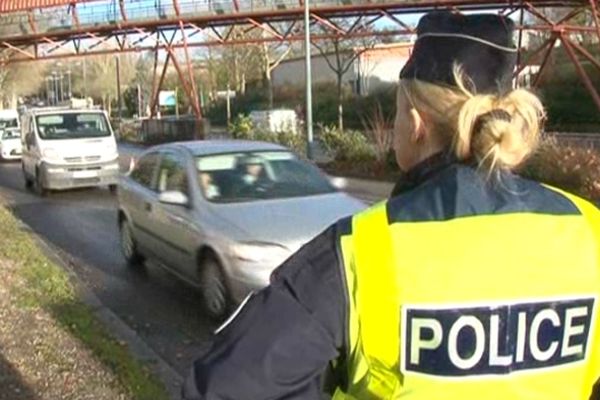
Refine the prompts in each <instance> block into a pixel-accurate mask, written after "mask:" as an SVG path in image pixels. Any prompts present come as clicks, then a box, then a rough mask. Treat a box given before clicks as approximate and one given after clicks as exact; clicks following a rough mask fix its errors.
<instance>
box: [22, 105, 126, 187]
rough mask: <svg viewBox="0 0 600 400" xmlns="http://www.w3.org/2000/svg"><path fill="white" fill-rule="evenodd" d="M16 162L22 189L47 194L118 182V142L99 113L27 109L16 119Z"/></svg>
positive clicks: (69, 109) (102, 114)
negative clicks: (18, 141) (18, 127)
mask: <svg viewBox="0 0 600 400" xmlns="http://www.w3.org/2000/svg"><path fill="white" fill-rule="evenodd" d="M21 123H22V126H21V141H22V145H23V157H22V160H21V163H22V167H23V176H24V178H25V185H26V186H27V187H34V188H35V189H36V191H37V192H38V194H40V195H42V196H43V195H45V194H46V193H47V192H48V190H61V189H71V188H78V187H93V186H101V185H107V186H108V187H109V188H110V190H111V191H115V190H116V188H117V183H118V180H119V163H118V157H119V155H118V152H117V142H116V140H115V135H114V132H113V130H112V127H111V126H110V123H109V120H108V117H107V115H106V113H105V112H104V111H101V110H90V109H74V108H39V109H31V110H28V111H27V112H26V113H25V114H24V115H23V118H22V120H21Z"/></svg>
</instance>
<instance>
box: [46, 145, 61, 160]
mask: <svg viewBox="0 0 600 400" xmlns="http://www.w3.org/2000/svg"><path fill="white" fill-rule="evenodd" d="M42 157H44V158H47V159H49V160H57V159H59V158H60V154H58V151H56V150H54V149H53V148H47V149H44V150H43V151H42Z"/></svg>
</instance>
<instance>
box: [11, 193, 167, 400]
mask: <svg viewBox="0 0 600 400" xmlns="http://www.w3.org/2000/svg"><path fill="white" fill-rule="evenodd" d="M0 282H2V285H0V321H2V323H0V400H4V399H6V400H38V399H39V400H42V399H44V400H45V399H48V400H62V399H68V400H70V399H73V400H86V399H90V400H91V399H93V400H103V399H106V400H109V399H110V400H113V399H114V400H124V399H127V400H130V399H131V400H160V399H166V398H167V394H166V391H165V389H164V387H163V386H162V385H161V384H160V383H158V381H157V379H156V378H155V377H154V376H152V374H151V373H150V372H149V370H148V369H147V367H145V366H143V365H141V364H140V363H139V362H138V361H136V360H135V359H133V357H132V356H131V354H130V353H129V351H128V349H127V347H126V346H124V345H123V344H121V343H119V342H117V341H116V340H115V339H114V338H112V337H111V335H110V334H109V333H108V332H107V330H106V328H104V327H103V326H102V325H101V324H100V322H99V321H98V320H96V319H95V317H94V314H93V313H92V310H90V309H89V307H87V306H86V305H84V304H82V303H81V302H80V301H79V300H78V298H77V294H76V291H75V289H74V287H73V285H72V284H71V281H70V280H69V278H68V276H67V274H66V273H65V271H64V270H62V269H61V268H60V267H58V266H57V265H55V264H54V263H52V262H51V261H50V260H49V259H48V258H47V257H46V256H45V255H44V254H43V253H42V252H41V251H40V249H39V248H38V247H37V245H36V243H35V241H34V240H33V239H32V238H31V237H30V236H29V234H28V233H26V232H25V231H23V230H22V229H21V228H20V226H19V225H18V223H17V221H16V219H15V218H14V217H13V216H12V215H11V214H10V213H9V212H8V211H7V210H6V209H5V208H4V206H3V205H2V204H1V203H0Z"/></svg>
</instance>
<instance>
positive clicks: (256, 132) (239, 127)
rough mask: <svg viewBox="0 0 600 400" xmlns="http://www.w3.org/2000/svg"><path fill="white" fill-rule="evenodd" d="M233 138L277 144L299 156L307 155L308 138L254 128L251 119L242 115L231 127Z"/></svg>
mask: <svg viewBox="0 0 600 400" xmlns="http://www.w3.org/2000/svg"><path fill="white" fill-rule="evenodd" d="M229 131H230V132H231V134H232V136H233V138H235V139H241V140H256V141H261V142H270V143H277V144H280V145H282V146H285V147H288V148H290V149H292V150H293V151H294V152H296V153H298V154H302V155H303V154H306V137H305V136H304V135H302V134H301V133H294V132H269V131H264V130H260V129H257V128H255V127H254V124H253V123H252V120H251V119H250V117H248V116H246V115H243V114H240V115H238V116H237V117H236V118H235V120H234V121H233V122H232V123H231V124H230V125H229Z"/></svg>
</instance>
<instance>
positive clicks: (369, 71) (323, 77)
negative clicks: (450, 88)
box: [273, 43, 413, 95]
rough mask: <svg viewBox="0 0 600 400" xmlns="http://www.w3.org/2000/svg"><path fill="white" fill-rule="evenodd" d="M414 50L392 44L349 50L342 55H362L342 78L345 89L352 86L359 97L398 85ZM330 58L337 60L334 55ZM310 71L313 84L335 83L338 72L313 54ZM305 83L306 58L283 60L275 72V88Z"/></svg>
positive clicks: (404, 45) (324, 60)
mask: <svg viewBox="0 0 600 400" xmlns="http://www.w3.org/2000/svg"><path fill="white" fill-rule="evenodd" d="M412 47H413V44H412V43H391V44H380V45H376V46H374V47H372V48H369V49H361V48H355V49H353V50H348V51H347V52H346V53H345V55H343V56H345V57H346V58H348V57H349V56H350V55H349V54H348V52H355V54H356V53H359V54H358V55H357V56H356V58H355V60H354V61H353V65H352V66H350V68H348V71H347V72H346V73H345V74H344V75H343V79H342V80H343V84H344V86H346V87H350V88H351V89H352V91H353V92H354V93H356V94H359V95H368V94H369V93H373V92H376V91H377V90H378V89H380V88H381V87H385V86H388V85H390V84H393V83H396V82H397V81H398V77H399V75H400V70H401V69H402V67H403V66H404V64H405V63H406V61H407V60H408V57H409V56H410V53H411V51H412ZM329 57H330V59H331V60H334V58H335V54H331V55H329ZM311 68H312V81H313V85H314V84H320V83H332V84H335V83H336V79H337V77H336V73H335V72H334V71H333V70H332V69H331V68H330V67H329V65H328V64H327V60H326V59H325V56H323V55H321V54H314V53H313V56H312V64H311ZM304 83H305V77H304V57H298V58H292V59H288V60H285V61H282V62H281V64H279V66H277V68H275V70H274V71H273V88H274V89H277V88H281V87H284V86H298V87H303V86H304Z"/></svg>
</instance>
